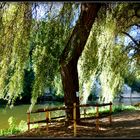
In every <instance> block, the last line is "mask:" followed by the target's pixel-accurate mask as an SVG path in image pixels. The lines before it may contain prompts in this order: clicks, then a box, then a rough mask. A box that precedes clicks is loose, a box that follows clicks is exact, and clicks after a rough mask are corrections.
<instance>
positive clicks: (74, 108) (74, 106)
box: [73, 103, 76, 136]
mask: <svg viewBox="0 0 140 140" xmlns="http://www.w3.org/2000/svg"><path fill="white" fill-rule="evenodd" d="M73 129H74V136H76V103H73Z"/></svg>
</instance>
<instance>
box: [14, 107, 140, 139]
mask: <svg viewBox="0 0 140 140" xmlns="http://www.w3.org/2000/svg"><path fill="white" fill-rule="evenodd" d="M112 119H113V122H112V124H111V125H110V124H109V121H108V118H102V119H100V131H99V132H98V133H97V132H96V129H95V120H85V121H83V122H82V123H81V124H80V125H78V126H77V137H79V138H102V137H103V138H105V137H107V138H112V137H115V138H119V137H121V138H130V137H135V138H136V137H140V109H139V108H138V109H137V110H127V111H126V110H125V111H122V112H119V113H117V114H113V115H112ZM12 137H25V138H26V137H40V138H63V137H64V138H66V137H67V138H74V136H73V126H69V127H66V126H65V125H64V123H54V124H51V125H50V126H49V131H48V134H47V133H46V126H40V127H39V128H34V129H31V130H30V131H26V132H24V133H22V134H18V135H15V136H12Z"/></svg>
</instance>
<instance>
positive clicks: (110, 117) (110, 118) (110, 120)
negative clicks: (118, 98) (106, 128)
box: [109, 102, 112, 124]
mask: <svg viewBox="0 0 140 140" xmlns="http://www.w3.org/2000/svg"><path fill="white" fill-rule="evenodd" d="M111 115H112V102H110V115H109V123H110V124H111V123H112V116H111Z"/></svg>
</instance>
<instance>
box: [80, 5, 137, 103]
mask: <svg viewBox="0 0 140 140" xmlns="http://www.w3.org/2000/svg"><path fill="white" fill-rule="evenodd" d="M110 7H111V8H108V9H105V8H104V7H102V9H101V10H100V12H99V15H98V17H99V18H98V19H96V22H95V23H94V24H93V27H92V30H91V32H90V36H89V38H88V40H87V43H86V46H85V49H84V51H83V53H82V57H81V58H80V60H79V64H78V68H79V72H80V73H81V75H80V76H79V78H80V91H81V93H82V94H84V96H85V95H86V98H87V97H88V95H89V94H90V92H91V88H92V85H93V81H94V80H96V79H98V80H99V81H100V84H101V98H100V99H101V101H102V102H109V101H113V98H114V96H115V95H116V94H117V93H118V92H119V91H120V90H121V88H122V85H123V84H124V77H125V76H126V75H127V74H128V71H129V58H128V56H127V52H124V51H123V50H124V49H123V47H124V46H122V45H119V44H117V43H116V42H115V39H116V37H117V35H118V34H119V33H120V32H121V31H124V30H125V31H127V30H128V27H129V26H130V25H131V24H132V23H133V22H132V21H131V20H130V18H129V16H130V17H131V16H132V14H134V9H130V5H129V4H125V3H124V4H117V5H110ZM126 8H128V10H125V9H126ZM128 11H129V14H128ZM135 21H137V20H135ZM118 24H119V25H118ZM122 37H123V36H122ZM83 87H84V88H85V90H83ZM87 94H88V95H87ZM84 100H86V99H84Z"/></svg>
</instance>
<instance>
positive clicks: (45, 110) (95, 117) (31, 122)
mask: <svg viewBox="0 0 140 140" xmlns="http://www.w3.org/2000/svg"><path fill="white" fill-rule="evenodd" d="M103 106H110V107H109V114H104V115H100V114H99V107H103ZM77 107H84V108H85V107H96V116H92V117H85V114H86V110H85V109H84V118H80V120H84V119H96V131H97V132H98V131H99V119H100V118H104V117H108V116H109V123H110V124H111V122H112V116H111V115H112V102H110V103H104V104H92V105H91V104H83V105H76V103H74V104H73V106H72V107H66V106H63V107H53V108H45V109H37V110H34V111H28V112H27V125H28V130H30V124H36V123H46V130H47V134H48V128H49V123H51V122H66V119H67V118H66V116H59V117H53V118H51V116H50V114H49V113H50V112H51V111H58V110H67V109H72V108H73V119H72V120H71V121H72V122H73V129H74V136H76V108H77ZM42 112H45V113H46V119H45V120H38V121H30V115H31V114H32V113H42ZM58 119H60V120H58Z"/></svg>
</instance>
